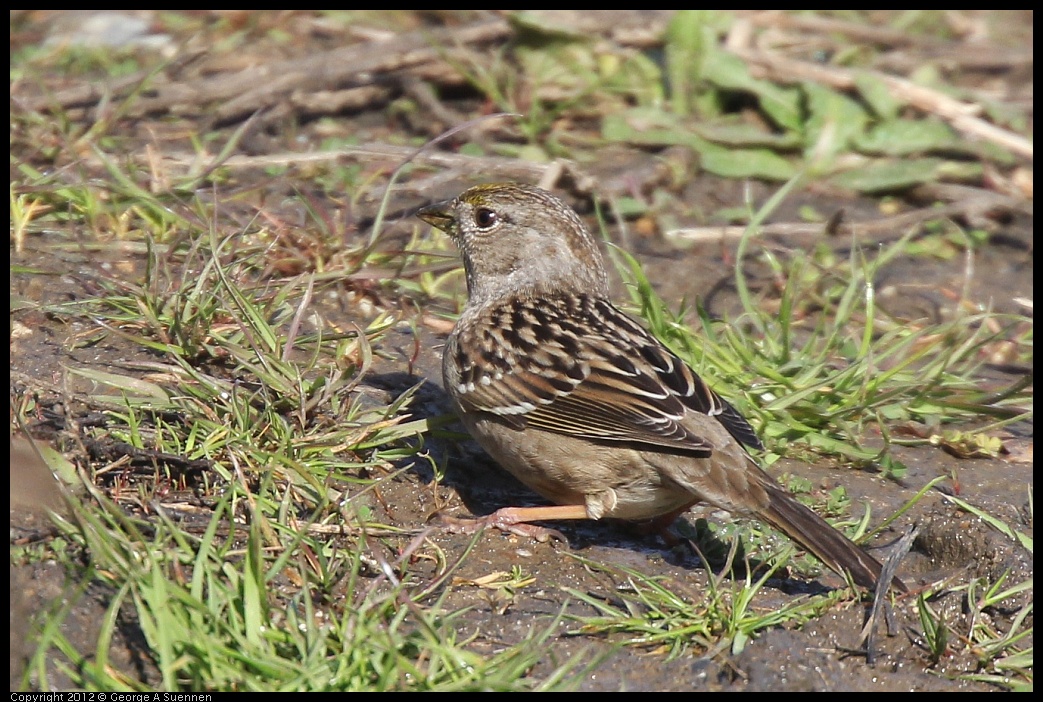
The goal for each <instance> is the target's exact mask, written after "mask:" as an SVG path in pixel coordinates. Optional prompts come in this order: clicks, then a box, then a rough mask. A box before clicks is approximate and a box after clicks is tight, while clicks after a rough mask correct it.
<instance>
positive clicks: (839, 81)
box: [732, 48, 1032, 159]
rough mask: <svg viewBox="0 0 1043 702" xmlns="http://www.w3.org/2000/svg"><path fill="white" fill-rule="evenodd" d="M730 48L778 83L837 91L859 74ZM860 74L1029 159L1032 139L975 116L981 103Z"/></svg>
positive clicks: (967, 131)
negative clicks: (807, 82) (813, 85)
mask: <svg viewBox="0 0 1043 702" xmlns="http://www.w3.org/2000/svg"><path fill="white" fill-rule="evenodd" d="M732 50H733V51H734V53H735V54H736V55H737V56H739V57H740V58H742V59H743V60H744V61H746V62H747V63H749V64H750V65H751V66H753V67H755V68H758V69H760V70H761V71H762V72H763V73H764V74H766V75H767V76H770V77H771V79H772V80H776V81H779V82H780V83H796V82H800V81H805V80H810V81H814V82H816V83H822V84H824V85H828V86H830V87H831V88H835V89H837V90H853V89H855V81H856V78H857V76H858V72H856V71H852V70H848V69H845V68H836V67H833V66H823V65H821V64H814V63H808V62H806V61H797V60H794V59H791V58H787V57H785V56H782V55H780V54H776V53H769V52H765V51H757V50H755V49H737V48H733V49H732ZM863 73H867V74H869V75H872V76H873V77H874V78H876V79H878V80H880V81H883V82H884V83H885V84H886V85H887V86H888V87H889V88H890V90H891V94H892V95H893V96H894V97H896V98H898V99H899V100H902V101H903V102H906V103H908V104H910V105H913V106H914V107H916V108H918V109H920V110H923V111H924V112H928V113H931V114H935V115H938V116H939V117H941V118H942V119H944V120H946V121H947V122H949V123H950V124H951V125H952V126H953V128H954V129H956V130H957V131H959V132H962V133H964V134H967V135H969V136H972V137H975V138H978V139H984V140H986V141H991V142H993V143H994V144H998V145H1000V146H1002V147H1003V148H1005V149H1007V150H1009V151H1011V152H1013V153H1015V154H1018V155H1020V156H1023V157H1025V158H1028V159H1031V158H1032V142H1031V141H1029V140H1028V139H1026V138H1025V137H1023V136H1020V135H1019V134H1015V133H1014V132H1011V131H1010V130H1007V129H1003V128H1001V127H997V126H996V125H994V124H992V123H990V122H986V121H985V120H983V119H981V118H980V117H977V115H979V114H981V112H982V107H981V106H980V105H973V104H971V103H967V102H962V101H960V100H956V99H955V98H951V97H949V96H948V95H946V94H944V93H942V92H939V91H937V90H932V89H931V88H927V87H924V86H922V85H917V84H915V83H913V82H912V81H908V80H905V79H904V78H896V77H895V76H889V75H887V74H884V73H880V72H877V71H863Z"/></svg>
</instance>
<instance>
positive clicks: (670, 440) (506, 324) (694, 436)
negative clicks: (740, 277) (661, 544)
mask: <svg viewBox="0 0 1043 702" xmlns="http://www.w3.org/2000/svg"><path fill="white" fill-rule="evenodd" d="M483 314H484V318H483V319H482V320H481V321H480V323H474V324H470V325H464V326H463V328H462V329H461V330H460V332H459V338H457V339H455V340H454V343H451V344H450V346H449V348H448V349H447V353H450V354H453V356H452V358H451V359H449V360H450V362H451V363H452V364H453V365H454V366H455V368H456V371H455V372H454V377H453V379H452V381H453V382H456V384H457V388H456V389H457V391H458V394H457V399H458V401H459V403H460V404H461V406H462V408H463V409H464V410H465V411H477V412H488V413H491V414H494V415H498V416H500V417H502V418H504V419H505V420H506V421H508V422H510V423H514V424H517V425H519V426H521V425H523V424H526V425H529V426H534V427H538V428H540V429H543V430H546V431H550V432H555V433H559V434H568V435H572V436H578V437H582V438H586V439H592V440H595V441H608V442H621V443H631V444H636V445H644V446H651V447H652V448H655V449H656V450H659V451H676V452H680V453H686V454H691V455H695V456H700V457H707V456H709V455H710V454H711V452H712V451H713V449H714V446H713V445H712V444H711V442H709V441H708V440H707V439H706V438H705V437H702V436H699V435H698V433H696V432H695V431H693V429H692V427H693V426H697V423H694V422H691V421H686V417H688V416H689V415H690V412H691V411H695V412H699V413H702V414H704V415H707V416H709V417H714V418H715V419H716V420H717V421H720V422H721V423H722V424H723V425H724V427H725V428H726V429H727V430H728V431H729V433H731V434H732V435H733V436H734V437H735V438H736V440H738V441H739V442H741V443H743V444H745V445H746V446H751V447H760V442H759V441H758V440H757V437H756V434H755V433H754V431H753V428H752V427H751V426H750V425H749V423H748V422H747V421H746V420H745V419H744V418H743V417H742V415H741V414H739V413H738V411H736V410H735V409H734V408H733V407H732V406H731V405H729V404H728V403H727V402H725V401H724V400H723V399H722V398H721V397H720V396H719V395H717V394H716V393H715V392H713V390H711V389H710V388H709V387H708V386H707V385H706V384H705V383H704V382H703V381H702V379H701V378H700V377H699V376H698V375H696V374H695V373H694V372H693V371H692V370H691V369H690V368H689V367H688V366H687V365H686V364H685V363H684V362H683V361H681V359H679V358H678V357H677V356H676V355H674V354H673V353H672V352H670V351H669V349H667V348H666V347H665V346H663V344H662V343H660V342H659V341H658V340H657V339H656V338H655V337H653V336H652V335H651V334H649V333H648V332H646V331H645V330H644V329H643V328H642V327H640V326H639V325H637V324H636V323H634V322H633V321H632V320H631V319H630V318H628V317H627V316H626V315H624V314H623V313H621V312H619V311H618V310H617V309H616V308H615V307H613V306H612V305H611V304H610V303H609V302H607V301H605V300H602V299H598V298H593V297H589V296H583V295H566V296H558V297H554V298H551V299H547V298H541V300H540V302H539V304H537V303H536V302H534V301H523V300H520V299H517V298H515V299H513V300H511V301H510V302H506V303H502V304H499V305H495V306H493V307H491V308H489V309H487V310H485V311H484V312H483Z"/></svg>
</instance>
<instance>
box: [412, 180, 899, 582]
mask: <svg viewBox="0 0 1043 702" xmlns="http://www.w3.org/2000/svg"><path fill="white" fill-rule="evenodd" d="M417 214H418V216H419V217H420V218H421V219H423V220H424V221H426V222H428V223H430V224H432V225H433V226H435V227H437V228H439V229H442V230H443V231H445V232H446V233H448V234H449V235H450V236H451V237H452V238H453V240H454V242H455V243H456V244H457V246H458V248H459V249H460V253H461V257H462V258H463V262H464V270H465V273H466V277H467V289H468V303H467V306H466V307H465V309H464V311H463V313H462V314H461V315H460V320H459V321H458V322H457V324H456V328H455V329H454V330H453V332H452V334H451V335H450V337H449V340H448V342H447V344H446V348H445V351H444V354H443V359H442V372H443V378H444V381H445V389H446V392H447V393H448V394H449V396H450V397H451V398H452V401H453V405H454V407H455V409H456V410H457V412H458V413H459V415H460V417H461V420H462V421H463V423H464V426H465V427H467V429H468V431H469V432H470V433H471V434H472V435H473V436H474V437H475V439H477V441H478V443H479V444H481V445H482V447H483V448H484V449H485V450H486V451H487V452H488V453H489V454H490V455H491V456H492V457H493V458H494V459H495V460H496V461H497V462H499V463H500V465H502V466H503V467H504V468H506V469H507V470H508V471H510V472H511V473H512V474H514V475H515V476H516V477H517V478H518V479H519V480H521V481H522V482H523V483H525V484H526V485H528V486H529V487H531V488H532V489H533V490H535V491H536V492H538V493H540V494H541V495H543V496H544V497H546V498H547V499H549V500H551V501H552V502H554V503H555V505H557V506H555V507H543V508H507V509H503V510H500V511H499V512H497V513H495V514H494V515H490V517H488V518H486V519H485V520H483V521H484V523H490V524H496V525H497V526H501V527H509V526H510V525H512V524H517V523H524V522H528V521H533V520H537V519H541V520H542V519H581V518H588V519H601V518H602V517H614V518H620V519H630V520H644V519H653V518H657V517H664V516H665V515H673V514H677V513H679V512H681V511H683V510H685V509H687V508H688V507H689V506H691V505H693V504H695V503H696V502H708V503H710V504H713V505H716V506H717V507H721V508H723V509H726V510H728V511H729V512H732V513H733V514H740V515H750V516H756V517H759V518H761V519H764V520H765V521H767V522H769V523H770V524H772V525H773V526H775V527H776V528H778V529H780V530H781V531H783V532H784V533H785V534H786V535H787V536H789V537H790V538H792V539H794V540H795V541H797V542H798V543H800V544H801V545H803V546H804V547H805V548H807V549H808V550H809V551H811V552H812V553H813V554H815V555H816V556H817V557H818V558H819V559H820V560H822V561H823V562H824V563H825V564H826V565H828V566H829V567H830V568H832V569H833V570H835V571H837V572H839V573H844V572H850V574H851V576H852V578H853V579H854V581H855V582H856V583H858V584H860V585H863V586H866V587H873V586H875V584H876V581H877V579H878V578H879V576H880V572H881V566H880V564H879V563H878V562H877V561H876V560H875V559H873V558H872V557H871V556H869V555H868V554H867V553H866V552H865V551H863V550H862V549H861V548H860V547H858V546H857V545H855V544H854V543H853V542H851V541H850V540H849V539H847V537H845V536H844V535H843V534H841V533H840V532H838V531H837V530H836V529H834V528H833V527H832V526H830V525H829V524H828V523H827V522H826V521H825V520H824V519H822V518H821V517H819V516H818V515H817V514H815V512H813V511H812V510H810V509H809V508H807V507H805V506H804V505H802V504H801V503H800V502H798V501H797V500H796V499H795V498H794V497H793V496H792V495H790V494H789V493H788V492H786V490H784V489H783V488H782V487H781V486H780V485H779V484H778V483H776V482H775V480H774V479H772V478H771V477H770V476H769V475H768V474H767V473H765V472H764V471H763V470H762V469H761V468H760V467H759V466H758V465H757V464H756V463H755V462H754V461H753V459H752V458H751V457H750V455H749V454H748V453H747V452H746V447H750V448H759V447H760V441H759V440H758V439H757V436H756V434H755V432H754V431H753V428H752V427H751V426H750V425H749V423H748V422H747V421H746V419H745V418H744V417H743V416H742V415H741V414H740V413H739V412H738V411H736V410H735V408H733V407H732V406H731V405H730V404H728V403H727V402H726V401H725V400H724V399H722V398H721V397H720V396H719V395H717V393H715V392H714V391H713V390H712V389H710V388H709V386H707V385H706V384H705V383H704V382H703V381H702V379H701V378H700V377H699V376H698V375H696V373H695V372H694V371H692V369H691V368H689V367H688V366H687V364H685V363H684V362H683V361H682V360H681V359H680V358H678V357H677V356H676V355H675V354H673V353H672V352H671V351H670V350H669V349H667V348H666V347H665V346H664V345H663V344H662V343H661V342H660V341H658V340H657V339H656V338H655V337H653V336H652V335H651V334H649V333H648V332H647V331H645V329H644V328H642V327H641V326H640V325H638V324H636V323H635V322H634V321H632V320H631V319H630V318H629V317H627V316H626V315H624V314H623V313H622V312H620V311H619V310H617V309H616V308H615V307H614V306H613V305H612V303H611V302H609V299H608V276H607V274H606V272H605V267H604V263H603V261H602V257H601V253H600V251H599V249H598V247H597V243H596V242H595V241H594V238H593V237H592V236H591V235H590V234H589V233H588V232H587V230H586V228H585V227H584V226H583V223H582V222H581V221H580V219H579V218H578V217H577V216H576V214H575V213H574V212H573V211H572V210H571V209H570V208H569V207H568V206H566V205H565V204H564V203H563V202H562V201H561V200H559V199H558V198H556V197H554V196H553V195H551V194H550V193H548V192H546V191H544V190H541V189H539V188H535V187H531V186H526V185H519V184H512V183H502V184H493V185H480V186H476V187H473V188H471V189H469V190H467V191H466V192H464V193H463V194H461V195H460V196H459V197H457V198H456V199H454V200H451V201H448V202H444V203H439V204H435V205H431V206H429V207H425V208H423V209H421V210H420V211H419V212H418V213H417ZM893 586H894V587H895V588H896V589H898V590H900V591H905V585H904V584H902V582H901V581H899V580H897V579H896V580H895V581H894V582H893Z"/></svg>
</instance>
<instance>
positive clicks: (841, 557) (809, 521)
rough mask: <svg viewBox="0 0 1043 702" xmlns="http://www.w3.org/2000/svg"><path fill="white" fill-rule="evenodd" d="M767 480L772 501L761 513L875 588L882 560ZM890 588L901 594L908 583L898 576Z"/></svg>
mask: <svg viewBox="0 0 1043 702" xmlns="http://www.w3.org/2000/svg"><path fill="white" fill-rule="evenodd" d="M764 483H765V484H764V487H765V488H766V489H767V492H768V496H769V499H770V502H769V504H768V506H767V507H766V508H764V509H763V510H762V511H760V512H759V514H760V516H762V517H763V518H764V519H765V520H766V521H768V522H770V523H771V525H772V526H774V527H775V528H776V529H779V530H780V531H782V532H783V533H785V534H786V536H788V537H790V538H791V539H793V540H794V541H796V542H797V543H799V544H800V545H801V546H803V547H804V548H806V549H807V550H809V551H811V553H813V554H814V555H815V556H816V557H817V558H818V559H819V560H820V561H822V562H823V563H825V564H826V565H827V566H829V567H830V568H831V569H833V570H835V571H836V572H837V573H840V574H841V575H843V574H844V573H851V577H852V579H853V580H854V581H855V582H856V583H857V584H859V585H861V586H863V587H867V588H875V587H876V583H877V581H878V580H879V579H880V573H881V571H882V569H883V566H881V565H880V563H879V561H877V560H876V559H875V558H873V557H872V556H870V555H869V554H868V553H866V552H865V551H864V550H862V548H861V547H859V546H858V545H857V544H855V543H854V542H853V541H851V540H850V539H848V538H847V537H846V536H844V535H843V534H841V533H840V532H839V531H837V530H836V529H835V528H834V527H832V526H830V524H829V523H828V522H826V520H825V519H823V518H822V517H820V516H818V515H817V514H815V512H813V511H812V510H811V509H809V508H808V507H805V506H804V505H803V504H801V503H800V502H798V501H797V499H796V498H795V497H793V495H791V494H790V493H788V492H787V491H786V490H785V488H783V487H782V486H781V485H779V484H778V483H776V482H775V481H773V480H770V479H769V480H766V481H764ZM891 587H892V588H894V589H895V590H896V591H897V592H900V593H904V592H908V588H907V587H906V586H905V583H903V582H902V581H901V580H899V579H898V578H894V580H892V581H891Z"/></svg>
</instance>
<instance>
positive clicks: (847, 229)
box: [665, 198, 1013, 244]
mask: <svg viewBox="0 0 1043 702" xmlns="http://www.w3.org/2000/svg"><path fill="white" fill-rule="evenodd" d="M1008 200H1010V198H1003V202H1002V203H1001V202H999V201H991V202H989V203H988V206H989V208H990V209H992V210H995V209H1002V208H1003V205H1004V204H1007V205H1010V204H1012V203H1009V202H1007V201H1008ZM982 205H983V203H982V202H980V201H978V202H975V201H971V202H959V203H956V204H951V205H945V206H943V207H924V208H921V209H918V210H913V211H912V212H904V213H902V214H900V215H895V216H893V217H885V218H883V219H878V220H873V221H871V222H850V223H848V222H838V223H836V225H835V226H834V227H832V228H831V231H830V232H829V233H830V234H831V235H832V236H833V237H835V238H839V237H844V239H845V240H847V239H849V238H850V237H854V238H855V239H857V240H858V241H860V242H863V243H865V242H872V243H882V242H886V241H893V240H896V239H900V238H901V237H902V236H904V235H905V233H906V232H907V231H908V230H909V228H910V227H915V226H918V225H920V224H922V223H923V222H930V221H933V220H938V219H951V218H956V217H973V216H978V215H980V213H981V207H982ZM1011 209H1013V208H1011ZM827 229H830V227H829V226H828V225H827V224H826V223H822V222H815V223H804V222H778V223H775V224H766V225H764V226H763V227H761V229H760V236H762V237H766V238H772V239H785V240H786V243H787V244H799V243H804V242H806V241H808V240H809V239H823V238H826V235H827ZM745 231H746V227H745V226H741V225H729V226H721V227H686V228H683V229H674V230H671V231H669V232H667V233H666V234H665V236H666V238H667V239H678V240H682V241H686V242H707V241H724V240H730V239H734V240H738V239H740V238H741V237H742V235H743V234H744V233H745Z"/></svg>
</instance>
